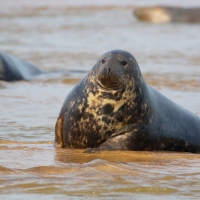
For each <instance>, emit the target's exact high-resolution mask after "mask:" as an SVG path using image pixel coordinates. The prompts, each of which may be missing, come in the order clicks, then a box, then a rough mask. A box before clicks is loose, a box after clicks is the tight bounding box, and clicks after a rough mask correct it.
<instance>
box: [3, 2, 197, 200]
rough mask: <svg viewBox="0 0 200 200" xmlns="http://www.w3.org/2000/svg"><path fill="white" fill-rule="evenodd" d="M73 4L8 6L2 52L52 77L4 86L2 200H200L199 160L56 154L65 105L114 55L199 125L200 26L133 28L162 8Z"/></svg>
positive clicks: (153, 154)
mask: <svg viewBox="0 0 200 200" xmlns="http://www.w3.org/2000/svg"><path fill="white" fill-rule="evenodd" d="M73 2H74V1H73ZM73 2H72V1H63V0H62V1H61V0H59V1H56V3H55V1H46V0H40V1H37V0H36V1H34V2H31V3H30V2H29V3H27V1H23V0H21V1H18V3H16V1H13V0H1V5H3V6H0V32H1V34H0V49H1V50H2V51H5V52H7V53H11V54H12V55H15V56H18V57H20V58H23V59H26V60H28V61H30V62H32V63H34V64H35V65H36V66H38V67H39V68H40V69H42V70H43V71H44V72H48V73H46V74H43V75H41V76H40V77H37V78H35V79H34V80H32V81H30V82H26V81H19V82H14V83H6V82H2V81H1V82H0V111H1V113H0V152H1V153H0V183H1V186H0V198H1V199H35V198H41V199H58V198H62V197H64V198H68V199H169V198H170V199H199V197H200V189H199V186H200V184H199V183H200V173H199V168H200V155H199V154H191V153H177V152H176V153H175V152H128V151H112V152H101V153H95V154H86V153H83V151H82V150H66V149H54V147H53V140H54V126H55V122H56V119H57V116H58V114H59V111H60V109H61V106H62V103H63V101H64V99H65V97H66V95H67V94H68V93H69V91H70V90H71V89H72V88H73V87H74V85H75V84H76V83H77V82H78V81H79V80H80V79H81V78H83V77H84V76H85V75H86V74H87V72H88V71H89V70H90V69H91V68H92V66H93V65H94V64H95V62H96V61H97V59H98V58H99V57H100V56H101V55H102V54H104V53H105V52H107V51H109V50H112V49H124V50H127V51H129V52H131V53H132V54H133V55H134V56H135V58H136V59H137V61H138V63H139V66H140V68H141V71H142V73H143V76H144V79H145V81H146V82H147V83H148V84H150V85H152V86H153V87H155V88H156V89H157V90H159V91H160V92H161V93H163V94H164V95H166V96H167V97H168V98H170V99H172V100H173V101H175V102H177V103H178V104H180V105H182V106H183V107H185V108H187V109H189V110H190V111H192V112H194V113H195V114H197V115H198V116H200V105H199V99H200V89H199V88H200V78H199V77H200V57H199V47H200V38H199V32H200V25H199V24H149V23H140V22H138V21H137V20H136V19H135V18H134V16H133V14H132V10H133V8H134V6H137V5H147V3H149V4H156V3H162V4H163V1H162V2H161V1H141V2H140V3H138V2H137V1H128V0H126V1H123V4H122V3H121V1H117V0H116V1H110V3H107V2H104V1H102V3H101V4H100V3H98V2H97V1H84V5H82V6H80V5H81V4H83V3H81V2H83V1H75V3H73ZM170 3H171V4H172V5H182V6H189V5H190V6H194V5H198V1H190V2H189V3H190V4H189V3H188V1H178V0H177V1H168V4H170ZM99 4H100V5H99ZM199 6H200V5H199ZM49 72H50V73H49Z"/></svg>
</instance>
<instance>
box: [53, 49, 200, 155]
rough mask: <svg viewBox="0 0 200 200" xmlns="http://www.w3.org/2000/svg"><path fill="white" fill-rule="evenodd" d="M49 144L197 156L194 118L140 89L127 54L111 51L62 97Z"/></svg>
mask: <svg viewBox="0 0 200 200" xmlns="http://www.w3.org/2000/svg"><path fill="white" fill-rule="evenodd" d="M55 146H56V147H67V148H99V149H107V150H114V149H124V150H177V151H191V152H197V151H199V149H200V119H199V118H198V117H197V116H195V115H194V114H192V113H191V112H189V111H187V110H185V109H184V108H182V107H180V106H178V105H177V104H175V103H173V102H172V101H170V100H169V99H167V98H166V97H164V96H163V95H162V94H160V93H159V92H157V91H156V90H154V89H153V88H151V87H150V86H148V85H146V83H145V82H144V80H143V77H142V75H141V72H140V69H139V66H138V64H137V61H136V60H135V58H134V57H133V56H132V55H131V54H130V53H128V52H126V51H121V50H114V51H110V52H107V53H105V54H104V55H103V56H102V57H101V58H100V59H99V60H98V61H97V63H96V64H95V65H94V67H93V68H92V69H91V71H90V72H89V74H88V75H87V76H86V77H85V78H84V79H83V80H81V81H80V82H79V83H78V84H77V85H76V86H75V87H74V88H73V90H72V91H71V92H70V93H69V94H68V96H67V97H66V99H65V101H64V103H63V106H62V109H61V112H60V114H59V116H58V120H57V122H56V128H55Z"/></svg>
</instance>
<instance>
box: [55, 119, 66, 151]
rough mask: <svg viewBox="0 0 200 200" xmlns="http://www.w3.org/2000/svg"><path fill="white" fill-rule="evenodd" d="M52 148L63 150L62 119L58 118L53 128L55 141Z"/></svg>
mask: <svg viewBox="0 0 200 200" xmlns="http://www.w3.org/2000/svg"><path fill="white" fill-rule="evenodd" d="M54 147H57V148H63V147H64V142H63V118H61V117H59V118H58V119H57V122H56V126H55V140H54Z"/></svg>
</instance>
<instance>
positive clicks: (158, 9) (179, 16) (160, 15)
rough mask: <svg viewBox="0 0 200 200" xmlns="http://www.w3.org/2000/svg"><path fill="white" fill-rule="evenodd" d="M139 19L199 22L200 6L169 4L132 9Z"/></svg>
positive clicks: (153, 21) (164, 21) (158, 21)
mask: <svg viewBox="0 0 200 200" xmlns="http://www.w3.org/2000/svg"><path fill="white" fill-rule="evenodd" d="M134 15H135V16H136V17H137V19H138V20H140V21H146V22H152V23H166V22H175V23H200V8H181V7H170V6H149V7H138V8H135V9H134Z"/></svg>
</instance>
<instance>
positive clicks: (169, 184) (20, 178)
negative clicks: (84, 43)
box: [0, 141, 200, 199]
mask: <svg viewBox="0 0 200 200" xmlns="http://www.w3.org/2000/svg"><path fill="white" fill-rule="evenodd" d="M0 150H1V156H0V157H1V166H0V173H1V188H0V193H1V194H2V195H3V194H4V195H5V194H7V193H8V192H9V193H10V194H23V195H25V196H26V194H37V195H44V194H49V195H54V194H57V196H58V197H61V196H63V195H64V196H74V197H76V198H78V199H79V198H80V196H81V197H87V198H88V197H101V198H103V197H111V198H121V199H127V198H128V197H129V198H130V197H131V196H132V195H134V197H135V196H136V197H137V198H142V197H143V198H147V197H148V198H162V199H167V196H168V195H170V196H174V197H176V196H182V198H183V199H187V198H189V197H195V196H199V195H200V190H199V179H200V175H199V167H200V163H199V159H200V155H199V154H189V153H173V152H131V151H111V152H104V151H102V152H100V153H97V154H87V153H83V150H69V149H58V150H54V148H53V147H52V142H45V143H41V142H40V143H27V142H18V143H16V142H12V141H2V142H1V145H0ZM8 163H9V165H8ZM189 186H190V187H189ZM166 195H167V196H166ZM51 197H52V196H51Z"/></svg>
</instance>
